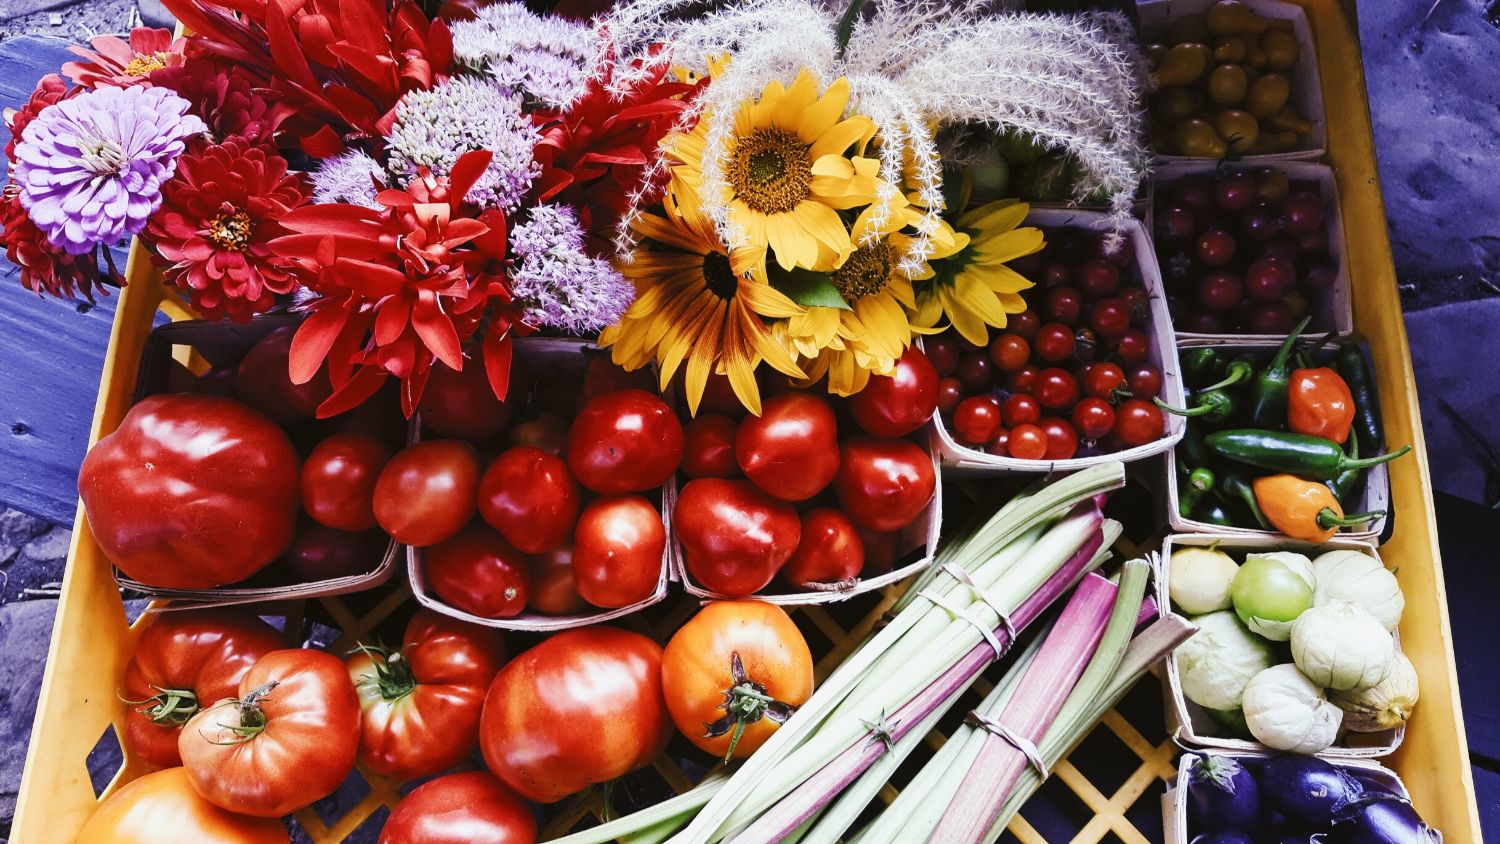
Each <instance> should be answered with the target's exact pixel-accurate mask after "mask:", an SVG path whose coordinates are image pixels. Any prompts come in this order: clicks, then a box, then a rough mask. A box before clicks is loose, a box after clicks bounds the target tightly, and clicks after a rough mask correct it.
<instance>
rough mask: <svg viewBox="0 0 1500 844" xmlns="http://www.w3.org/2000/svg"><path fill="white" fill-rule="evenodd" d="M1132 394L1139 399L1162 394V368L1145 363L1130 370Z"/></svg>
mask: <svg viewBox="0 0 1500 844" xmlns="http://www.w3.org/2000/svg"><path fill="white" fill-rule="evenodd" d="M1130 394H1131V395H1132V396H1134V397H1136V398H1138V399H1151V398H1154V397H1156V396H1157V395H1160V394H1161V370H1159V369H1157V368H1156V367H1154V366H1152V365H1150V364H1148V363H1143V364H1141V365H1140V366H1137V367H1135V368H1134V369H1132V370H1130Z"/></svg>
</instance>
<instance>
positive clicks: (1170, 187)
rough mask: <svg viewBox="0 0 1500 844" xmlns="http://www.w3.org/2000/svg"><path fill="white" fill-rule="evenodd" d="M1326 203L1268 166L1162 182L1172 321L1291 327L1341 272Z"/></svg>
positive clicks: (1208, 328) (1159, 241) (1215, 327)
mask: <svg viewBox="0 0 1500 844" xmlns="http://www.w3.org/2000/svg"><path fill="white" fill-rule="evenodd" d="M1326 212H1327V209H1326V203H1325V200H1324V198H1323V197H1322V196H1321V195H1320V194H1319V193H1318V186H1317V185H1316V184H1313V183H1302V182H1289V181H1288V180H1287V177H1286V174H1284V173H1282V172H1280V171H1278V170H1275V169H1270V168H1267V169H1261V170H1222V171H1220V172H1219V173H1218V174H1217V175H1212V176H1211V175H1208V174H1203V173H1195V174H1191V175H1187V176H1183V177H1182V178H1179V179H1177V180H1176V181H1174V182H1171V183H1169V184H1167V185H1159V186H1158V187H1157V193H1156V209H1155V220H1156V223H1155V228H1156V250H1157V256H1158V258H1159V259H1160V261H1161V273H1162V278H1163V280H1164V281H1165V283H1166V287H1167V294H1168V301H1169V302H1170V304H1171V307H1172V321H1173V324H1174V325H1176V326H1177V327H1178V328H1179V329H1181V330H1183V331H1197V332H1203V333H1209V334H1219V333H1226V332H1233V333H1244V334H1286V333H1288V332H1290V331H1291V330H1292V328H1293V327H1294V326H1295V325H1296V324H1297V321H1298V320H1300V319H1302V317H1303V316H1305V315H1306V314H1307V312H1308V310H1309V309H1310V308H1311V307H1312V306H1313V304H1314V303H1315V302H1316V300H1317V299H1318V298H1319V297H1320V296H1323V295H1326V292H1327V291H1328V290H1329V288H1331V287H1332V286H1333V284H1334V281H1335V279H1336V278H1337V277H1338V269H1339V268H1338V262H1337V261H1336V260H1335V259H1334V257H1333V254H1332V251H1331V248H1330V245H1329V242H1328V226H1327V220H1326ZM1329 327H1331V326H1319V325H1316V324H1314V325H1313V326H1312V330H1314V331H1316V330H1317V329H1319V328H1329Z"/></svg>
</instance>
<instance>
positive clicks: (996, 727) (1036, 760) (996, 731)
mask: <svg viewBox="0 0 1500 844" xmlns="http://www.w3.org/2000/svg"><path fill="white" fill-rule="evenodd" d="M964 723H965V724H968V725H969V726H971V727H978V728H979V729H981V730H984V731H985V732H987V733H991V734H993V735H996V736H999V737H1000V738H1002V739H1004V740H1005V741H1007V742H1009V743H1010V744H1011V746H1012V747H1014V748H1015V749H1017V750H1019V751H1021V755H1022V756H1025V757H1026V761H1027V762H1029V763H1030V764H1031V767H1033V768H1035V769H1036V772H1037V773H1038V774H1041V775H1042V779H1046V778H1047V777H1048V775H1049V774H1050V773H1051V772H1050V771H1048V770H1047V763H1046V762H1043V761H1042V752H1041V751H1040V750H1038V749H1037V746H1036V744H1035V743H1033V742H1032V741H1031V739H1029V738H1027V737H1025V736H1022V735H1017V734H1016V733H1015V732H1014V731H1012V730H1011V728H1010V727H1007V726H1005V724H1003V723H1001V722H1000V721H997V720H995V719H994V718H990V717H988V716H986V715H980V714H979V713H978V712H974V711H970V712H969V714H968V715H966V716H964Z"/></svg>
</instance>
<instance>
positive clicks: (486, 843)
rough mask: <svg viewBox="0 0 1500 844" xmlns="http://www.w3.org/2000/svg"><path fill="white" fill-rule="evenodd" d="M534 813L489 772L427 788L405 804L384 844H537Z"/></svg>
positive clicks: (383, 834)
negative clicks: (534, 843)
mask: <svg viewBox="0 0 1500 844" xmlns="http://www.w3.org/2000/svg"><path fill="white" fill-rule="evenodd" d="M535 841H536V819H535V818H533V817H532V815H531V807H530V806H528V805H527V804H526V801H525V800H522V799H521V798H520V797H517V796H516V793H515V792H514V791H511V790H510V789H509V788H508V787H506V785H505V783H503V782H501V781H500V780H498V779H496V778H495V777H494V776H493V775H491V774H489V773H488V772H486V771H466V772H464V773H462V774H449V775H448V776H446V777H438V778H437V779H435V780H433V781H431V782H428V783H423V784H422V785H421V786H419V787H418V788H417V789H416V790H414V791H412V793H411V794H408V795H406V796H405V797H403V798H402V799H401V802H400V803H397V804H396V808H395V809H394V810H393V811H392V812H391V816H390V819H388V820H387V821H386V822H385V826H383V827H381V829H380V844H533V842H535Z"/></svg>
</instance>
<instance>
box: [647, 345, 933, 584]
mask: <svg viewBox="0 0 1500 844" xmlns="http://www.w3.org/2000/svg"><path fill="white" fill-rule="evenodd" d="M710 383H711V384H712V383H713V382H710ZM937 388H938V375H937V371H936V370H934V369H933V367H932V364H931V363H930V362H928V360H927V358H926V357H925V356H924V355H923V354H922V353H921V352H919V351H918V350H917V349H915V348H913V349H909V350H908V351H907V353H906V354H905V355H904V356H903V357H902V358H901V359H900V360H899V361H898V362H897V366H896V369H895V371H894V372H892V373H891V374H890V375H887V376H879V375H877V376H874V377H872V378H871V379H870V382H869V385H868V386H867V387H866V388H865V389H864V390H863V391H861V392H860V393H858V394H856V395H854V396H853V397H851V398H850V399H849V400H848V401H846V402H836V400H833V399H830V398H829V397H828V396H827V395H825V394H824V393H822V392H818V391H812V390H809V391H800V390H790V391H785V392H781V393H778V394H776V395H773V396H770V397H769V398H767V399H766V400H765V402H764V403H763V406H762V408H761V414H760V416H750V415H745V414H744V411H743V410H740V411H739V412H738V413H737V414H735V415H733V416H731V415H726V414H719V413H700V415H699V416H697V417H696V418H694V419H692V420H690V421H689V422H688V424H687V431H686V439H685V442H686V445H685V450H684V454H683V458H682V474H683V475H684V476H685V477H684V480H685V483H684V484H683V485H682V488H681V490H680V491H679V493H678V496H677V503H676V506H675V509H674V515H673V522H672V529H673V533H674V536H675V537H676V538H677V540H678V541H679V542H680V543H681V549H682V554H683V560H684V563H685V564H686V567H687V570H688V574H689V575H691V576H692V579H693V581H694V582H695V583H697V584H698V585H700V586H702V587H704V588H706V589H708V590H710V591H713V592H716V593H719V594H721V595H729V596H733V597H740V596H745V595H752V594H755V593H757V592H761V591H763V590H765V589H767V587H769V586H771V584H772V582H773V581H775V580H776V579H777V577H778V575H779V576H780V580H781V581H782V583H781V587H780V589H779V590H778V591H787V590H789V591H805V590H808V589H818V588H826V587H828V586H829V585H831V584H838V583H844V582H847V581H851V580H853V579H855V578H858V577H860V576H861V575H862V574H865V573H867V572H871V571H875V570H879V569H882V568H884V567H886V566H888V565H889V563H890V560H889V557H890V553H889V551H888V550H887V549H889V548H890V547H891V546H893V545H896V544H898V543H897V541H896V540H897V538H898V535H899V533H900V531H901V530H902V529H904V528H906V527H907V526H908V525H910V524H912V523H913V522H915V521H916V520H917V519H918V517H920V516H921V515H922V513H923V511H925V510H926V509H927V505H928V504H929V503H930V502H931V501H932V497H933V494H934V491H935V489H936V484H937V478H936V474H935V472H934V471H933V467H932V460H931V458H930V457H929V455H928V454H927V452H926V451H925V450H924V449H923V448H921V447H920V446H918V445H916V444H915V443H913V442H912V441H911V440H909V439H905V437H907V436H908V435H910V434H912V433H913V432H915V431H917V430H918V429H920V428H921V427H922V426H923V425H925V424H926V422H927V420H928V419H930V418H931V417H932V414H933V411H934V410H935V409H936V407H937V403H938V389H937ZM839 404H841V405H842V407H839V406H838V405H839ZM713 409H715V410H720V409H722V410H727V411H730V413H734V410H735V408H734V406H729V405H726V403H722V402H716V403H714V405H713ZM840 410H843V411H846V414H847V415H845V416H844V417H843V418H841V416H840Z"/></svg>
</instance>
